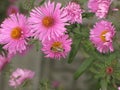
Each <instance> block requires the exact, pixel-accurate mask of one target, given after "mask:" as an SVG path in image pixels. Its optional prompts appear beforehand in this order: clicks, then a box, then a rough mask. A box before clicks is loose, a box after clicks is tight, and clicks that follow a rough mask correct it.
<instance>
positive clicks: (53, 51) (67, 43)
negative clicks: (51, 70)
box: [42, 35, 72, 59]
mask: <svg viewBox="0 0 120 90" xmlns="http://www.w3.org/2000/svg"><path fill="white" fill-rule="evenodd" d="M71 44H72V40H71V39H70V38H69V37H68V35H63V36H60V37H57V38H54V39H51V40H46V41H44V42H43V47H42V51H43V52H44V53H45V54H46V57H49V58H55V59H60V58H61V57H64V58H65V57H66V55H67V54H68V53H69V51H70V50H71Z"/></svg>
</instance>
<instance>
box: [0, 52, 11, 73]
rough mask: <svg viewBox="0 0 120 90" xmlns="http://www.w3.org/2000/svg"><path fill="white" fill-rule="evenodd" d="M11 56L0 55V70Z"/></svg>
mask: <svg viewBox="0 0 120 90" xmlns="http://www.w3.org/2000/svg"><path fill="white" fill-rule="evenodd" d="M11 58H12V55H11V54H8V55H7V56H2V55H0V72H1V71H2V70H3V68H4V67H5V66H6V65H7V64H8V63H9V62H10V61H11Z"/></svg>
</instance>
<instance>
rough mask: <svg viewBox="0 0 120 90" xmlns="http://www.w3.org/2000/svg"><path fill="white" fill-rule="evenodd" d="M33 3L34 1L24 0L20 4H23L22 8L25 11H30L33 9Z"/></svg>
mask: <svg viewBox="0 0 120 90" xmlns="http://www.w3.org/2000/svg"><path fill="white" fill-rule="evenodd" d="M34 2H35V0H24V1H23V3H22V4H23V5H22V7H23V8H24V9H25V10H28V11H30V10H31V9H32V8H33V7H34Z"/></svg>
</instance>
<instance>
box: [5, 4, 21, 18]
mask: <svg viewBox="0 0 120 90" xmlns="http://www.w3.org/2000/svg"><path fill="white" fill-rule="evenodd" d="M18 12H19V9H18V7H17V6H14V5H11V6H9V7H8V9H7V15H8V16H9V15H10V14H17V13H18Z"/></svg>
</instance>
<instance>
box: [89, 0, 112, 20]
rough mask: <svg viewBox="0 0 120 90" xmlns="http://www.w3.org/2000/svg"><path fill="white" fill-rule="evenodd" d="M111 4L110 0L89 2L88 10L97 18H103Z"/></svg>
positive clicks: (90, 0) (91, 0)
mask: <svg viewBox="0 0 120 90" xmlns="http://www.w3.org/2000/svg"><path fill="white" fill-rule="evenodd" d="M111 2H112V1H111V0H89V1H88V8H89V9H90V11H91V12H94V13H95V14H96V16H97V17H98V18H105V17H106V15H107V14H108V11H109V7H110V5H111Z"/></svg>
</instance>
